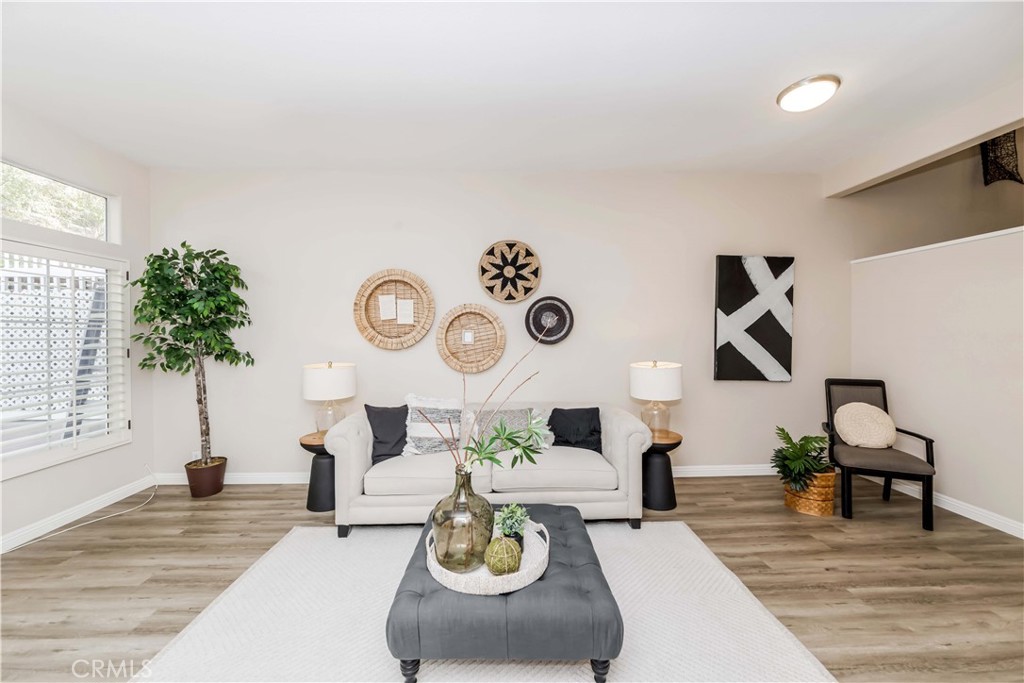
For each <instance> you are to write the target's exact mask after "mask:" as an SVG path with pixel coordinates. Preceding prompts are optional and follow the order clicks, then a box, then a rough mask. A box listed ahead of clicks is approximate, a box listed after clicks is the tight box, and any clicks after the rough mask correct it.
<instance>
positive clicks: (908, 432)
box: [896, 427, 935, 443]
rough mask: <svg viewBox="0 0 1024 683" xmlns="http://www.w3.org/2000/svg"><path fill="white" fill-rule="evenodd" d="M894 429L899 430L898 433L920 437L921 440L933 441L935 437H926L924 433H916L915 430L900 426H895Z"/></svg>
mask: <svg viewBox="0 0 1024 683" xmlns="http://www.w3.org/2000/svg"><path fill="white" fill-rule="evenodd" d="M896 431H897V432H899V433H900V434H906V435H907V436H912V437H914V438H915V439H921V441H931V442H932V443H935V439H932V438H930V437H927V436H925V435H924V434H918V433H917V432H912V431H910V430H909V429H902V428H900V427H897V428H896Z"/></svg>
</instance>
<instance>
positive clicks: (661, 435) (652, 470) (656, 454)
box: [643, 429, 683, 510]
mask: <svg viewBox="0 0 1024 683" xmlns="http://www.w3.org/2000/svg"><path fill="white" fill-rule="evenodd" d="M652 439H653V440H652V443H651V447H650V448H649V449H648V450H647V451H646V452H645V453H644V461H643V481H644V507H645V508H647V509H648V510H674V509H675V508H676V486H675V481H674V480H673V479H672V458H670V457H669V455H668V454H669V452H670V451H672V450H674V449H676V448H678V447H679V444H681V443H682V442H683V435H682V434H678V433H676V432H671V431H668V430H660V429H659V430H656V431H654V432H652Z"/></svg>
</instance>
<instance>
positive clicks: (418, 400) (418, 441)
mask: <svg viewBox="0 0 1024 683" xmlns="http://www.w3.org/2000/svg"><path fill="white" fill-rule="evenodd" d="M405 402H406V404H408V406H409V417H408V419H407V421H406V423H405V424H406V441H405V448H404V449H402V455H423V454H425V453H442V452H444V451H447V450H448V446H446V445H445V442H444V440H442V439H441V437H440V436H439V435H438V433H437V431H435V430H434V428H433V427H432V426H430V423H431V422H433V423H434V424H435V425H437V428H438V429H439V430H441V433H442V434H444V436H445V437H446V438H447V439H448V440H449V441H450V440H451V438H452V431H454V432H455V448H456V449H457V448H458V445H459V427H460V425H461V423H462V401H460V400H459V399H457V398H429V397H426V396H417V395H416V394H409V395H408V396H406V397H405ZM427 418H429V419H430V421H429V422H428V421H427ZM449 420H451V427H449V426H448V421H449Z"/></svg>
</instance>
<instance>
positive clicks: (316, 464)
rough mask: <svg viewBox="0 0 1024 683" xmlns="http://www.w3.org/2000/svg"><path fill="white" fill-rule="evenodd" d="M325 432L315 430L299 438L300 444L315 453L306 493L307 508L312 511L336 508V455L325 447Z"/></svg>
mask: <svg viewBox="0 0 1024 683" xmlns="http://www.w3.org/2000/svg"><path fill="white" fill-rule="evenodd" d="M324 434H326V432H313V433H311V434H306V435H305V436H303V437H301V438H300V439H299V445H300V446H302V447H303V448H305V449H306V450H307V451H309V452H310V453H312V454H313V463H312V464H311V465H310V466H309V491H308V493H306V509H307V510H309V511H310V512H330V511H331V510H333V509H334V456H333V455H331V454H330V453H328V452H327V449H326V448H324Z"/></svg>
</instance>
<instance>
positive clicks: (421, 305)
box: [352, 268, 434, 351]
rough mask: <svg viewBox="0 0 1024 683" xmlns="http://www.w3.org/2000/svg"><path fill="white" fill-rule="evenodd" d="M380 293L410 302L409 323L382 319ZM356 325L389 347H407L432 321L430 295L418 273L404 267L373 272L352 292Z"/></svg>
mask: <svg viewBox="0 0 1024 683" xmlns="http://www.w3.org/2000/svg"><path fill="white" fill-rule="evenodd" d="M381 295H393V296H394V297H395V298H396V299H405V300H411V301H412V302H413V322H412V324H401V325H400V324H399V323H398V320H397V319H392V320H382V319H381V314H380V299H379V297H380V296H381ZM352 315H353V317H354V318H355V321H356V329H358V330H359V333H360V334H361V335H363V338H365V339H366V341H368V342H370V343H371V344H373V345H374V346H377V347H379V348H382V349H387V350H389V351H396V350H399V349H407V348H409V347H410V346H412V345H413V344H415V343H416V342H418V341H419V340H420V339H423V337H424V336H426V334H427V332H429V331H430V326H431V325H433V324H434V295H433V294H432V293H431V292H430V287H428V286H427V283H426V282H424V281H423V279H422V278H420V277H419V276H418V275H416V274H414V273H410V272H409V271H407V270H398V269H395V268H389V269H388V270H382V271H379V272H377V273H374V274H373V275H371V276H370V277H368V278H366V281H365V282H364V283H363V285H362V286H361V287H360V288H359V291H358V292H357V293H356V299H355V302H354V303H353V304H352Z"/></svg>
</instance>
